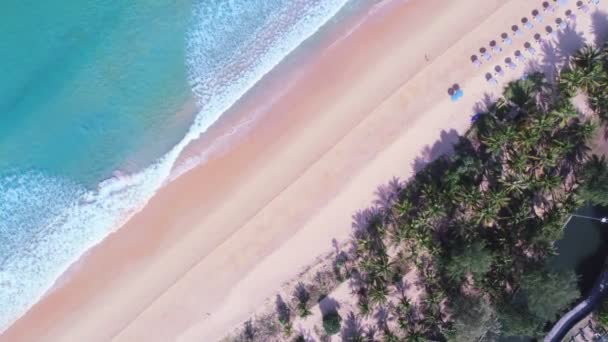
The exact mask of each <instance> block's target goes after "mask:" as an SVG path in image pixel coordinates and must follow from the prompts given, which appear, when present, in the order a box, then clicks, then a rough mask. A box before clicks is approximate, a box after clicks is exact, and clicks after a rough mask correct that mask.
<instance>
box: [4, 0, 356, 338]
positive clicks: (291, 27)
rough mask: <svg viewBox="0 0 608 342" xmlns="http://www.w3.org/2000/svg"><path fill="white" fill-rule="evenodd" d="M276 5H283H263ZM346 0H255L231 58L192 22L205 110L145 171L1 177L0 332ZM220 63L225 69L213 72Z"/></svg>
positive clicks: (194, 68)
mask: <svg viewBox="0 0 608 342" xmlns="http://www.w3.org/2000/svg"><path fill="white" fill-rule="evenodd" d="M275 2H276V4H278V5H280V6H282V7H278V10H276V8H272V7H268V8H266V7H264V6H269V4H270V5H273V4H274V3H275ZM346 2H347V0H307V1H303V0H283V1H278V0H277V1H257V2H255V5H258V4H259V5H260V6H262V10H263V12H264V11H266V12H267V11H270V13H271V14H270V15H267V16H265V17H264V20H265V22H264V23H262V25H260V26H259V27H255V28H252V29H251V30H250V31H246V32H245V33H246V36H247V37H246V39H244V40H242V41H239V42H240V43H239V45H238V46H236V45H234V44H233V45H234V46H232V48H233V49H234V51H229V52H231V54H229V55H230V56H232V57H226V55H224V56H222V57H221V58H219V57H217V56H215V57H214V56H210V55H209V53H208V51H210V50H209V49H210V48H211V47H212V46H214V44H215V45H217V44H218V43H219V42H217V41H214V40H213V39H212V40H209V37H213V36H211V35H206V34H207V33H209V31H206V29H209V28H211V29H217V25H210V26H206V27H205V29H200V27H198V26H197V25H196V21H195V28H194V30H193V31H192V34H191V35H190V37H189V39H188V49H189V51H190V55H189V58H188V65H189V68H190V71H191V81H192V86H193V92H194V93H195V94H196V95H197V96H198V97H199V100H200V103H201V105H202V107H203V110H202V111H201V112H200V113H199V114H198V115H197V117H196V118H195V120H194V123H193V124H192V126H191V127H190V129H189V130H188V132H187V134H186V135H185V136H184V138H183V139H182V140H181V141H180V142H179V143H178V144H177V145H175V146H174V147H173V148H172V149H171V150H170V151H169V152H168V153H167V154H165V155H164V156H163V157H162V158H160V159H159V160H158V161H157V162H155V163H154V164H153V165H151V166H149V167H148V168H146V169H144V170H143V171H141V172H139V173H136V174H133V175H119V176H117V177H114V178H111V179H108V180H106V181H104V182H102V183H100V184H99V187H98V189H97V190H96V191H87V190H85V189H84V188H83V187H80V186H78V185H76V184H72V183H70V182H69V181H66V180H64V179H59V178H57V177H54V176H50V175H44V174H42V173H36V172H30V173H23V174H20V175H15V176H11V177H9V178H6V179H0V234H1V236H2V238H3V239H4V237H5V236H10V237H11V238H10V239H8V240H10V241H12V242H11V243H7V244H6V245H4V244H3V246H5V247H4V249H2V252H3V255H1V256H0V308H1V309H0V332H2V331H4V330H5V329H6V328H8V326H10V324H12V323H13V322H14V320H16V319H17V318H18V317H20V316H21V315H22V314H23V313H25V311H26V310H28V309H29V308H30V307H31V306H32V305H33V304H34V303H35V302H36V301H38V300H39V299H40V298H41V297H42V296H43V294H44V293H45V292H46V291H47V290H48V289H49V288H51V286H52V285H53V283H54V282H55V280H56V279H58V278H59V276H60V275H61V274H62V273H63V272H65V271H66V270H67V268H68V267H69V266H70V264H72V263H73V262H74V261H76V260H78V258H79V257H80V256H81V255H82V254H83V253H84V252H85V251H86V250H88V249H89V248H91V247H92V246H94V245H96V244H98V243H99V242H101V241H102V240H103V239H104V238H105V237H106V236H107V235H108V234H109V233H111V232H112V230H113V229H116V228H117V227H119V226H120V225H121V224H123V223H124V222H125V220H127V219H128V218H129V217H130V215H132V214H133V213H134V212H136V211H138V210H140V209H141V208H142V207H143V206H144V205H145V204H146V203H147V201H148V200H149V199H150V198H151V197H152V196H153V195H154V193H155V192H156V191H157V190H158V189H159V188H160V187H161V186H162V185H163V184H164V183H165V182H166V181H167V180H168V179H169V176H170V174H171V171H172V169H173V168H174V166H175V165H174V164H175V162H176V160H177V159H178V157H179V155H180V153H181V152H182V151H183V150H184V148H185V147H186V146H187V145H188V144H189V143H190V142H191V141H193V140H194V139H196V138H198V137H199V136H200V134H202V133H204V132H205V131H206V130H207V129H208V128H209V126H211V124H213V122H215V121H216V120H217V119H218V118H219V117H220V116H221V115H222V113H224V112H225V111H226V110H227V109H228V108H229V107H230V106H232V105H233V104H234V103H235V102H236V100H238V99H239V98H240V97H241V96H243V95H244V94H245V92H247V91H248V90H249V89H250V88H251V87H252V86H253V85H254V84H255V83H257V82H258V81H259V80H260V79H261V78H262V77H263V75H265V74H266V73H268V72H269V71H270V70H271V69H272V68H274V67H275V66H276V65H277V64H278V63H279V62H280V61H281V60H282V59H283V58H284V57H285V56H286V55H287V54H289V53H290V52H291V51H292V50H294V49H295V48H296V47H297V46H298V45H300V44H301V43H302V41H303V40H305V39H307V38H308V37H310V36H311V35H312V34H314V33H315V32H316V31H317V30H318V29H319V28H320V27H321V26H322V25H323V24H324V23H325V22H327V21H328V20H329V19H330V18H331V17H333V16H334V15H335V14H336V13H337V12H338V10H339V9H340V8H341V7H342V6H343V5H344V4H345V3H346ZM226 4H227V5H226V6H233V7H234V6H236V7H238V6H241V9H242V10H247V8H248V6H254V2H253V1H250V0H248V1H245V0H241V1H238V0H234V1H230V2H226ZM237 5H238V6H237ZM236 7H234V8H232V9H231V10H233V11H234V10H236ZM249 8H250V7H249ZM266 12H264V13H266ZM234 13H235V14H236V15H240V14H239V13H238V12H234ZM208 14H209V13H208V12H206V7H205V4H204V2H203V3H202V4H201V7H200V8H198V9H197V10H196V15H197V16H198V20H201V21H206V20H207V18H206V17H205V15H208ZM251 14H252V13H245V15H251ZM252 17H253V18H254V19H255V13H253V14H252ZM228 19H229V20H234V18H231V17H230V16H228ZM229 23H230V22H228V24H229ZM233 23H234V22H233ZM224 24H225V23H224ZM224 29H230V28H229V27H228V28H226V27H224ZM211 50H213V49H211ZM215 52H221V51H215ZM212 61H213V63H211V62H212ZM219 62H222V63H220V64H221V65H224V67H223V68H220V69H215V68H216V67H217V66H218V65H220V64H218V63H219ZM210 67H211V68H213V69H209V68H210ZM11 234H13V235H11Z"/></svg>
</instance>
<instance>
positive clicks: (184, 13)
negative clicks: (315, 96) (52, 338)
mask: <svg viewBox="0 0 608 342" xmlns="http://www.w3.org/2000/svg"><path fill="white" fill-rule="evenodd" d="M346 2H347V0H212V1H209V0H206V1H202V0H201V1H195V0H157V1H144V0H132V1H109V0H78V1H77V0H65V1H61V2H60V1H56V0H55V1H52V0H51V1H29V0H19V1H18V0H8V1H5V2H4V3H3V4H2V5H0V8H2V11H0V307H2V310H0V331H2V330H3V329H5V328H6V327H7V326H8V324H10V322H12V321H13V320H14V319H15V318H16V317H18V316H19V315H21V314H22V313H23V312H24V311H25V310H26V309H27V308H28V307H29V306H31V305H32V304H33V303H34V302H35V301H36V300H38V299H39V298H40V297H41V296H42V294H43V293H44V292H45V291H46V290H47V289H48V288H50V286H51V285H52V284H53V281H54V280H55V279H57V277H58V276H59V275H60V274H61V273H62V272H63V271H65V269H66V268H67V267H68V266H69V265H70V264H71V263H72V262H74V261H75V260H76V259H77V258H78V257H79V256H80V255H82V254H83V253H84V252H85V251H86V250H87V249H88V248H90V247H91V246H92V245H94V244H96V243H99V242H100V241H101V240H102V239H103V238H104V237H105V236H106V235H107V234H108V233H109V232H111V231H112V230H113V229H116V228H117V227H119V226H120V224H121V223H122V222H124V220H125V219H127V218H128V217H129V215H130V214H132V213H133V212H134V210H137V209H139V208H141V206H142V205H144V204H145V203H146V202H147V201H148V200H149V199H150V197H151V196H152V195H153V194H154V193H155V192H156V191H157V190H158V189H159V188H160V187H161V186H162V185H163V184H164V182H165V181H166V179H167V178H168V177H169V175H170V173H171V170H172V169H173V167H174V166H175V165H174V164H175V161H176V160H177V158H178V156H179V154H180V153H181V151H182V150H183V149H184V147H185V146H186V145H187V144H188V143H189V142H191V141H192V140H193V139H196V138H197V137H198V136H199V135H200V134H201V133H203V132H204V131H205V130H206V129H207V128H208V127H209V126H210V125H211V124H213V122H215V121H216V120H217V119H218V118H219V117H220V116H221V115H222V113H224V112H225V111H226V110H227V109H228V108H229V107H230V106H231V105H232V104H234V103H235V101H236V100H238V98H240V97H241V96H242V95H243V94H245V93H246V92H247V91H248V90H249V89H250V88H251V87H252V86H254V85H255V83H256V82H257V81H259V80H260V79H261V78H262V77H263V75H265V74H266V73H267V72H269V71H270V70H271V69H272V68H273V67H274V66H276V65H277V63H279V62H280V61H281V60H282V59H283V58H284V57H285V56H286V55H287V54H289V53H290V52H291V51H293V50H294V49H295V48H296V47H297V46H299V45H300V44H301V43H302V42H303V41H304V40H305V39H306V38H308V37H310V36H311V35H312V34H314V33H315V32H316V31H317V30H318V29H319V27H321V26H322V25H324V24H325V23H326V22H327V21H328V20H330V19H331V18H332V17H333V16H334V15H335V14H336V13H337V12H338V11H339V10H340V9H341V8H342V7H343V6H344V5H345V3H346ZM191 99H192V100H193V101H196V103H197V104H198V107H199V111H198V112H196V113H186V114H185V115H176V112H177V111H179V110H180V109H181V108H182V107H183V106H184V104H185V103H187V102H188V101H189V100H191ZM116 170H120V171H122V172H121V173H120V174H115V171H116ZM113 175H116V177H113Z"/></svg>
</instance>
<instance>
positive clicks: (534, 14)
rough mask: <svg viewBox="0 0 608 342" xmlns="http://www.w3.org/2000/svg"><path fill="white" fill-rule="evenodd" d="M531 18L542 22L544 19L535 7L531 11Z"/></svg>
mask: <svg viewBox="0 0 608 342" xmlns="http://www.w3.org/2000/svg"><path fill="white" fill-rule="evenodd" d="M532 19H534V20H535V21H536V22H539V23H542V22H543V20H545V17H543V15H542V14H540V12H539V11H538V10H536V9H535V10H533V11H532Z"/></svg>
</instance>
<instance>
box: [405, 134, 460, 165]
mask: <svg viewBox="0 0 608 342" xmlns="http://www.w3.org/2000/svg"><path fill="white" fill-rule="evenodd" d="M459 139H460V134H458V132H457V131H456V130H455V129H450V130H449V131H445V130H444V131H441V134H440V138H439V140H437V141H436V142H435V143H434V144H433V145H432V146H428V145H427V146H425V147H424V149H423V150H422V153H421V155H420V156H418V157H417V158H416V159H415V160H414V164H413V166H412V167H413V169H414V172H415V173H418V172H419V171H421V170H422V169H424V167H425V166H426V165H427V164H429V163H430V162H432V161H434V160H435V159H437V158H439V157H441V156H443V155H448V154H451V153H452V152H454V145H455V144H456V143H457V142H458V141H459Z"/></svg>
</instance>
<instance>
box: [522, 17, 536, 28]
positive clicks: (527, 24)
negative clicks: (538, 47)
mask: <svg viewBox="0 0 608 342" xmlns="http://www.w3.org/2000/svg"><path fill="white" fill-rule="evenodd" d="M521 23H522V24H523V25H524V27H525V28H526V29H528V30H531V29H533V28H534V24H532V22H530V20H528V18H526V17H523V18H521Z"/></svg>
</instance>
